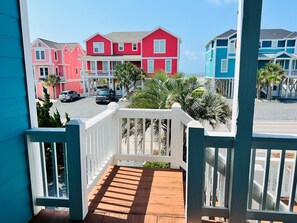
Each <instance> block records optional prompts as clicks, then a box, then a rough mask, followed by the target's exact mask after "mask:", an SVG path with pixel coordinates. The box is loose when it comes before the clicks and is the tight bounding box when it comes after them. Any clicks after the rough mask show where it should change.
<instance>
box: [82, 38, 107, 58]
mask: <svg viewBox="0 0 297 223" xmlns="http://www.w3.org/2000/svg"><path fill="white" fill-rule="evenodd" d="M94 42H104V53H94V52H93V43H94ZM111 44H112V42H111V41H110V40H108V39H107V38H105V37H104V36H101V35H99V34H97V35H96V36H94V37H93V38H91V39H89V40H87V43H86V50H87V55H90V56H110V55H112V51H111Z"/></svg>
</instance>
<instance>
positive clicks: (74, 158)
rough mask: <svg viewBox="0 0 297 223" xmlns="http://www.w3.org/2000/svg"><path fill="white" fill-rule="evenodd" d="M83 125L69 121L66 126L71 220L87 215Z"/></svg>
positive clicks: (79, 122) (81, 218)
mask: <svg viewBox="0 0 297 223" xmlns="http://www.w3.org/2000/svg"><path fill="white" fill-rule="evenodd" d="M85 140H86V139H85V124H84V123H83V122H81V121H80V120H71V121H70V122H69V123H67V124H66V145H67V160H68V180H69V213H70V219H71V220H83V219H84V218H85V216H86V215H87V213H88V198H87V197H88V195H87V176H86V173H87V171H86V141H85Z"/></svg>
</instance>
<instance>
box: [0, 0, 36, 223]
mask: <svg viewBox="0 0 297 223" xmlns="http://www.w3.org/2000/svg"><path fill="white" fill-rule="evenodd" d="M20 22H21V21H20V9H19V1H17V0H3V1H1V2H0V23H1V24H2V25H1V30H0V47H1V51H0V66H1V71H0V87H1V89H2V90H4V91H7V92H10V93H9V94H1V95H0V106H1V110H0V120H1V127H0V144H1V147H0V152H1V156H0V170H1V171H0V197H1V200H0V204H1V210H0V215H1V222H14V223H23V222H28V221H29V220H30V219H31V217H32V204H31V194H30V189H29V188H30V185H29V174H28V161H27V151H26V142H25V137H24V131H25V130H27V129H29V128H30V124H29V120H30V119H29V105H28V102H27V88H26V76H25V67H24V57H23V47H22V36H21V24H20ZM11 68H13V69H11ZM11 83H13V86H15V87H14V88H13V91H12V90H11Z"/></svg>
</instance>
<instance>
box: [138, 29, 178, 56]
mask: <svg viewBox="0 0 297 223" xmlns="http://www.w3.org/2000/svg"><path fill="white" fill-rule="evenodd" d="M161 39H165V40H166V50H165V53H157V54H155V53H154V40H161ZM178 44H179V42H178V38H176V37H175V36H173V35H171V34H169V33H167V32H165V31H164V30H163V29H157V30H156V31H154V32H153V33H151V34H149V35H148V36H146V37H145V38H143V39H142V56H143V57H177V56H178V50H177V49H178Z"/></svg>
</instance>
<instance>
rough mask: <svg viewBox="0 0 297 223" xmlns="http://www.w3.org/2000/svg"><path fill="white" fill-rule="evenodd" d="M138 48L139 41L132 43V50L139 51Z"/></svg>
mask: <svg viewBox="0 0 297 223" xmlns="http://www.w3.org/2000/svg"><path fill="white" fill-rule="evenodd" d="M134 46H135V49H134ZM137 49H138V46H137V43H132V51H137Z"/></svg>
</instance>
